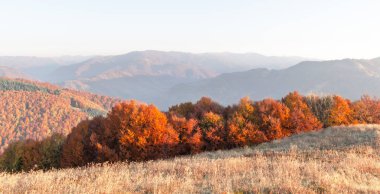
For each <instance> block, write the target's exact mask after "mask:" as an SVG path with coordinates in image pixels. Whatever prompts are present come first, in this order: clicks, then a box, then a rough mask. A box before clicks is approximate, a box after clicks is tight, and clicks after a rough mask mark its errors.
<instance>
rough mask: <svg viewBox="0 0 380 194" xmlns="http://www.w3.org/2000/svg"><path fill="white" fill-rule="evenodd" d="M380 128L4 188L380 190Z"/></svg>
mask: <svg viewBox="0 0 380 194" xmlns="http://www.w3.org/2000/svg"><path fill="white" fill-rule="evenodd" d="M379 135H380V126H377V125H360V126H352V127H335V128H328V129H325V130H322V131H319V132H313V133H307V134H301V135H297V136H293V137H290V138H287V139H283V140H280V141H275V142H272V143H266V144H262V145H259V146H256V147H252V148H248V147H247V148H243V149H236V150H230V151H218V152H209V153H203V154H199V155H196V156H192V157H179V158H175V159H171V160H160V161H150V162H144V163H130V164H127V163H118V164H105V165H102V166H100V165H95V166H91V167H86V168H77V169H65V170H52V171H48V172H42V171H35V172H30V173H18V174H7V173H1V174H0V193H223V192H226V193H238V192H253V193H256V192H258V193H267V192H275V193H277V192H279V193H284V192H292V193H321V192H322V193H341V192H344V193H356V192H370V193H379V192H380V155H379V154H380V148H379V146H380V137H379Z"/></svg>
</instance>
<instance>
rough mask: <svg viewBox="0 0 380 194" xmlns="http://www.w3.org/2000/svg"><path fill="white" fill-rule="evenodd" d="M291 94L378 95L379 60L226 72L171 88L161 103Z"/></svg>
mask: <svg viewBox="0 0 380 194" xmlns="http://www.w3.org/2000/svg"><path fill="white" fill-rule="evenodd" d="M291 91H299V92H300V93H302V94H305V95H307V94H318V95H327V94H338V95H342V96H345V97H347V98H349V99H353V100H354V99H358V98H360V97H361V96H362V95H364V94H368V95H370V96H379V94H380V58H377V59H372V60H358V59H343V60H331V61H304V62H301V63H299V64H297V65H294V66H291V67H289V68H285V69H280V70H269V69H265V68H259V69H252V70H249V71H243V72H235V73H226V74H222V75H220V76H217V77H214V78H210V79H205V80H200V81H196V82H193V83H187V84H181V85H177V86H175V87H172V88H171V89H170V90H168V91H167V92H166V94H165V96H164V97H162V98H161V100H162V101H161V102H160V103H162V104H167V103H169V102H170V103H174V104H175V103H178V102H184V101H195V100H197V99H199V98H200V97H202V96H209V97H211V98H213V99H215V100H216V101H218V102H221V103H222V104H225V105H227V104H231V103H236V102H237V101H238V100H239V99H240V98H241V97H243V96H249V97H251V98H252V99H257V100H260V99H263V98H267V97H271V98H275V99H278V98H281V97H282V96H285V95H286V94H287V93H289V92H291Z"/></svg>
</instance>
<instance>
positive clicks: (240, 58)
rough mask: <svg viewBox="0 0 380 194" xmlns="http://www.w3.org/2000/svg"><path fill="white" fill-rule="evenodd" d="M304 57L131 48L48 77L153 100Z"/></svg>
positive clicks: (101, 91) (64, 83)
mask: <svg viewBox="0 0 380 194" xmlns="http://www.w3.org/2000/svg"><path fill="white" fill-rule="evenodd" d="M302 60H305V59H304V58H300V57H268V56H264V55H260V54H256V53H246V54H234V53H203V54H193V53H185V52H163V51H154V50H147V51H134V52H130V53H127V54H124V55H115V56H103V57H102V56H99V57H94V58H91V59H89V60H86V61H83V62H81V63H78V64H74V65H70V66H62V67H60V68H58V69H57V70H56V71H55V72H54V73H53V74H52V75H51V76H50V77H51V81H53V82H55V83H59V84H60V85H62V86H64V87H69V88H73V89H77V90H86V91H91V92H95V93H98V94H103V95H111V96H117V97H121V98H134V99H138V100H142V101H146V102H156V101H157V99H158V96H161V95H163V94H164V93H165V92H166V91H167V90H168V89H170V88H171V87H173V86H175V85H178V84H182V83H191V82H194V81H198V80H202V79H207V78H212V77H216V76H218V75H220V74H223V73H229V72H236V71H245V70H249V69H252V68H256V67H268V68H285V67H289V66H291V65H294V64H296V63H298V62H300V61H302Z"/></svg>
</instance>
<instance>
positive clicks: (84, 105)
mask: <svg viewBox="0 0 380 194" xmlns="http://www.w3.org/2000/svg"><path fill="white" fill-rule="evenodd" d="M0 99H1V101H0V129H1V130H0V153H1V152H2V150H3V149H4V147H5V146H7V145H8V144H9V143H10V142H11V141H16V140H21V139H25V138H32V139H38V140H41V139H43V138H45V137H47V136H49V135H51V134H52V133H54V132H57V133H62V134H67V133H69V132H70V130H71V128H72V127H74V126H76V125H77V124H78V122H79V121H81V120H83V119H85V118H87V117H93V116H95V115H100V114H105V113H106V112H107V111H108V109H110V107H111V106H112V105H113V104H114V103H115V102H116V101H117V100H115V99H112V98H109V97H105V96H98V95H93V94H89V93H85V92H78V91H74V90H68V89H63V88H60V87H58V86H54V85H50V84H47V83H39V82H33V81H27V80H20V79H6V78H0Z"/></svg>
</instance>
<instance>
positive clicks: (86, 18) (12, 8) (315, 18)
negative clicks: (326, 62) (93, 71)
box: [0, 0, 380, 59]
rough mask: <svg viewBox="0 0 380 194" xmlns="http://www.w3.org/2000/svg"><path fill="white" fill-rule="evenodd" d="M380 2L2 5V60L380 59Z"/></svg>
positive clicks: (157, 0) (180, 0)
mask: <svg viewBox="0 0 380 194" xmlns="http://www.w3.org/2000/svg"><path fill="white" fill-rule="evenodd" d="M379 22H380V1H378V0H318V1H316V0H260V1H259V0H186V1H185V0H134V1H132V0H0V56H44V57H48V56H62V55H114V54H123V53H127V52H130V51H135V50H163V51H185V52H194V53H203V52H235V53H246V52H256V53H261V54H265V55H276V56H302V57H310V58H319V59H338V58H375V57H380V24H379Z"/></svg>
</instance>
